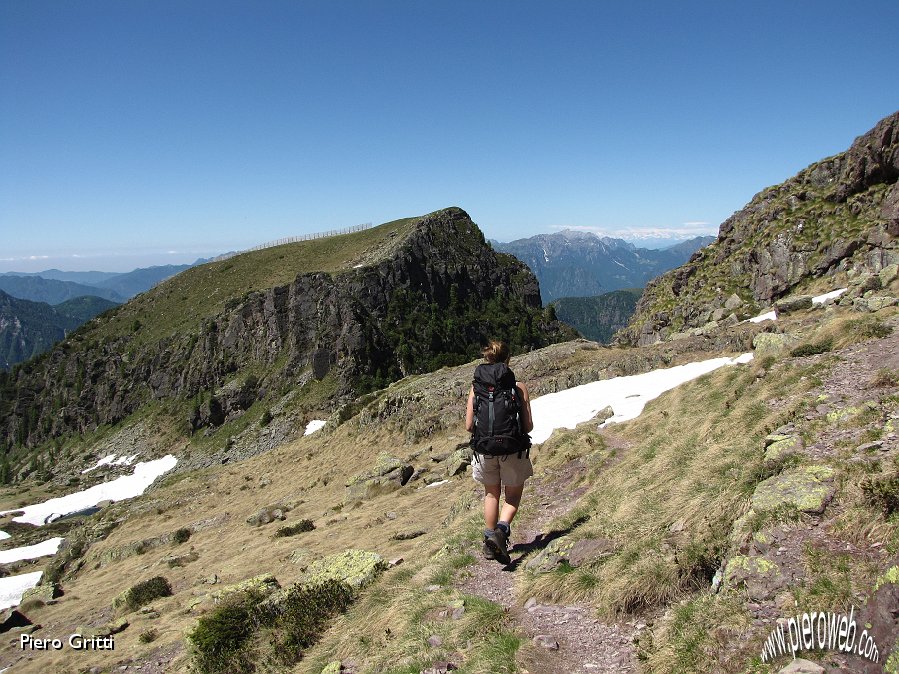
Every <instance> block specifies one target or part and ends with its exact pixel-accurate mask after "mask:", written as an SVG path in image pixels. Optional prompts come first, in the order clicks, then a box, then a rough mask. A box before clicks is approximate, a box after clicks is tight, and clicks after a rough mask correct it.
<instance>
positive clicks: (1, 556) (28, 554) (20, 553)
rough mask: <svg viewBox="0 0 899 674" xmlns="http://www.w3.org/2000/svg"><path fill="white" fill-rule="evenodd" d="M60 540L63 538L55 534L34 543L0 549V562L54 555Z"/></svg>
mask: <svg viewBox="0 0 899 674" xmlns="http://www.w3.org/2000/svg"><path fill="white" fill-rule="evenodd" d="M62 541H63V539H62V538H60V537H58V536H57V537H56V538H51V539H49V540H46V541H44V542H43V543H38V544H36V545H25V546H23V547H21V548H12V549H11V550H0V564H10V563H11V562H18V561H19V560H20V559H35V558H36V557H46V556H47V555H55V554H56V551H57V550H59V544H60V543H62Z"/></svg>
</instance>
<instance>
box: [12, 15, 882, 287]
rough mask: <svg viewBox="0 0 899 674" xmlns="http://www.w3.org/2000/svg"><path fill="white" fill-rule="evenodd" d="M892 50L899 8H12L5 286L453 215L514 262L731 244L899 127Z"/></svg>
mask: <svg viewBox="0 0 899 674" xmlns="http://www.w3.org/2000/svg"><path fill="white" fill-rule="evenodd" d="M897 25H899V3H897V2H895V0H890V1H884V2H859V3H846V2H829V1H804V0H791V1H790V2H782V1H779V2H753V3H731V2H726V3H722V2H679V3H669V2H661V1H659V2H628V3H611V2H564V1H563V2H552V3H550V2H540V3H538V2H522V1H519V2H505V1H493V2H483V1H477V2H464V1H461V2H460V1H454V2H431V1H427V2H426V1H423V0H416V1H414V2H402V1H396V2H374V1H372V2H362V1H352V0H342V1H341V2H327V1H321V2H281V1H276V0H271V1H262V2H249V1H247V2H226V1H225V2H223V1H221V0H216V1H215V2H199V1H190V0H177V1H174V2H168V1H165V0H153V1H142V0H129V1H128V2H121V1H119V0H116V1H113V2H96V1H93V0H79V1H78V2H63V1H54V2H41V1H35V0H4V2H2V3H0V92H2V102H3V104H2V105H0V232H2V236H0V240H2V246H0V271H6V270H21V271H36V270H39V269H45V268H47V267H50V266H55V267H60V268H63V269H72V270H75V269H89V268H94V269H109V270H125V269H130V268H132V267H134V266H139V265H144V264H159V263H163V262H167V261H171V262H183V261H186V260H190V259H193V258H195V257H197V256H199V255H208V254H214V253H218V252H223V251H227V250H235V249H242V248H246V247H250V246H253V245H255V244H258V243H261V242H264V241H268V240H272V239H276V238H280V237H284V236H291V235H297V234H303V233H306V232H314V231H321V230H327V229H332V228H338V227H344V226H350V225H355V224H358V223H363V222H373V223H375V224H377V223H380V222H385V221H387V220H392V219H395V218H398V217H405V216H409V215H417V214H421V213H426V212H429V211H432V210H436V209H438V208H442V207H444V206H449V205H457V206H461V207H462V208H464V209H466V210H467V211H468V212H469V213H470V214H471V216H472V217H473V219H474V220H475V221H476V222H477V223H478V224H479V225H480V226H481V228H482V229H483V230H484V231H485V233H486V234H487V236H489V237H492V238H496V239H500V240H511V239H514V238H520V237H523V236H530V235H532V234H537V233H542V232H552V231H557V230H558V229H560V228H563V227H579V228H590V229H593V230H595V231H601V232H603V233H609V234H613V235H619V236H624V237H625V238H628V237H627V236H626V235H627V234H628V233H631V234H633V233H634V232H635V231H637V230H642V231H645V230H659V231H663V232H670V231H671V230H675V231H677V232H684V233H685V232H690V233H709V232H711V233H714V232H716V231H717V226H718V224H720V222H721V221H723V220H724V219H725V218H727V217H728V216H729V215H730V214H731V213H733V212H734V211H735V210H738V209H739V208H741V207H742V206H743V205H744V204H745V203H746V202H747V201H749V199H750V198H751V197H752V195H753V194H755V193H756V192H758V191H759V190H760V189H762V188H764V187H766V186H768V185H771V184H775V183H778V182H781V181H782V180H784V179H786V178H788V177H789V176H791V175H793V174H794V173H796V172H797V171H798V170H800V169H802V168H804V167H805V166H806V165H808V164H809V163H811V162H813V161H816V160H818V159H820V158H823V157H825V156H828V155H831V154H835V153H837V152H840V151H842V150H844V149H846V148H847V147H848V146H849V144H850V143H851V142H852V140H853V138H855V137H856V136H857V135H859V134H861V133H864V132H865V131H867V130H868V129H869V128H871V127H872V126H873V125H874V124H875V123H876V122H877V121H878V120H879V119H881V118H882V117H884V116H886V115H888V114H890V113H892V112H894V111H895V110H896V109H899V95H897V94H899V69H897V68H896V66H895V48H894V46H893V45H894V44H895V40H896V26H897ZM686 223H706V224H686ZM29 258H36V259H29Z"/></svg>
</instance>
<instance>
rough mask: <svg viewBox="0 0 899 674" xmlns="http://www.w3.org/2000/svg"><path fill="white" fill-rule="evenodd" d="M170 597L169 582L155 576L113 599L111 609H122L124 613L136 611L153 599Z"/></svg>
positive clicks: (170, 588) (170, 587)
mask: <svg viewBox="0 0 899 674" xmlns="http://www.w3.org/2000/svg"><path fill="white" fill-rule="evenodd" d="M171 596H172V586H171V585H169V581H167V580H166V579H165V578H163V577H162V576H155V577H154V578H150V580H145V581H143V582H141V583H138V584H137V585H134V586H132V587H130V588H128V589H127V590H125V591H124V592H123V593H122V594H120V595H119V596H118V597H116V598H115V600H114V601H113V608H116V609H124V611H125V612H128V611H136V610H137V609H139V608H140V607H141V606H146V605H147V604H149V603H150V602H151V601H153V600H154V599H159V598H160V597H171Z"/></svg>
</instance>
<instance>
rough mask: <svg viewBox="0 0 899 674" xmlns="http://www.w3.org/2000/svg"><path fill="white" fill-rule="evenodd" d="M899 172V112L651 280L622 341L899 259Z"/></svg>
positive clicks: (751, 307) (740, 313)
mask: <svg viewBox="0 0 899 674" xmlns="http://www.w3.org/2000/svg"><path fill="white" fill-rule="evenodd" d="M897 178H899V112H897V113H894V114H893V115H890V116H889V117H887V118H885V119H883V120H882V121H881V122H879V123H878V124H877V126H875V127H874V128H873V129H872V130H871V131H869V132H868V133H866V134H864V135H863V136H861V137H859V138H857V139H856V141H855V142H854V143H853V144H852V147H851V148H849V150H847V151H846V152H844V153H842V154H839V155H836V156H834V157H831V158H829V159H825V160H823V161H820V162H818V163H816V164H812V165H811V166H809V167H808V168H807V169H805V170H804V171H802V172H800V173H799V174H798V175H796V176H795V177H793V178H791V179H790V180H788V181H786V182H785V183H783V184H781V185H778V186H775V187H771V188H768V189H766V190H764V191H762V192H760V193H759V194H757V195H756V196H755V197H754V198H753V199H752V201H751V202H750V203H749V204H748V205H747V206H746V207H745V208H743V210H741V211H739V212H737V213H735V214H734V215H733V216H731V217H730V218H728V219H727V220H726V221H725V222H724V223H723V224H722V225H721V227H720V230H719V234H718V239H717V241H715V243H713V244H712V245H711V246H709V247H707V248H705V249H703V250H701V251H699V252H697V253H696V254H695V255H694V256H693V257H692V258H691V259H690V261H689V262H688V263H687V264H685V265H683V266H682V267H679V268H678V269H675V270H673V271H671V272H669V273H667V274H665V275H664V276H662V277H660V278H659V279H657V280H655V281H653V282H652V283H650V284H649V285H648V286H647V288H646V291H645V292H644V295H643V297H642V298H641V300H640V303H639V305H638V307H637V312H636V314H635V315H634V318H633V319H632V321H631V324H630V326H629V327H628V329H627V330H625V331H623V332H622V333H620V335H619V339H620V340H621V341H622V342H625V343H632V344H647V343H652V342H654V341H658V340H660V339H664V338H665V337H667V336H669V335H671V334H674V333H678V332H684V331H687V330H689V329H691V328H694V329H695V328H699V327H701V326H703V325H705V324H707V323H708V322H709V321H710V319H711V318H712V317H713V316H714V314H715V312H716V311H720V312H721V313H723V314H724V315H725V316H727V315H729V314H731V313H734V315H735V317H736V319H740V318H745V317H747V316H749V315H751V314H752V312H754V311H758V310H760V309H761V308H763V307H767V306H769V305H770V304H771V303H772V302H773V301H775V300H777V299H779V298H781V297H784V296H785V295H788V294H791V293H795V292H797V291H801V290H802V289H803V288H804V286H806V285H808V284H809V283H810V282H812V281H813V280H814V279H817V278H820V277H822V276H829V275H830V276H839V277H840V280H842V281H843V282H847V281H848V280H849V279H850V278H852V277H857V276H859V275H861V274H866V273H877V272H879V271H881V270H882V269H883V268H885V267H888V266H890V265H892V264H895V263H897V262H899V244H897V240H896V237H897V236H899V184H897ZM734 295H736V299H733V296H734ZM729 300H730V306H727V307H725V304H726V303H727V302H728V301H729Z"/></svg>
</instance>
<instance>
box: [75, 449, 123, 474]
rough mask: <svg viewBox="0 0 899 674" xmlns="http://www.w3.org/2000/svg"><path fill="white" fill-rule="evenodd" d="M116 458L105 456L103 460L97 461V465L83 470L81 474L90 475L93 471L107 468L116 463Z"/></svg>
mask: <svg viewBox="0 0 899 674" xmlns="http://www.w3.org/2000/svg"><path fill="white" fill-rule="evenodd" d="M115 457H116V455H115V454H110V455H109V456H104V457H103V458H102V459H100V460H99V461H97V463H95V464H94V465H93V466H91V467H90V468H85V469H84V470H82V471H81V474H82V475H84V474H85V473H89V472H91V471H92V470H97V468H99V467H100V466H105V465H106V464H109V463H112V462H113V461H115Z"/></svg>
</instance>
